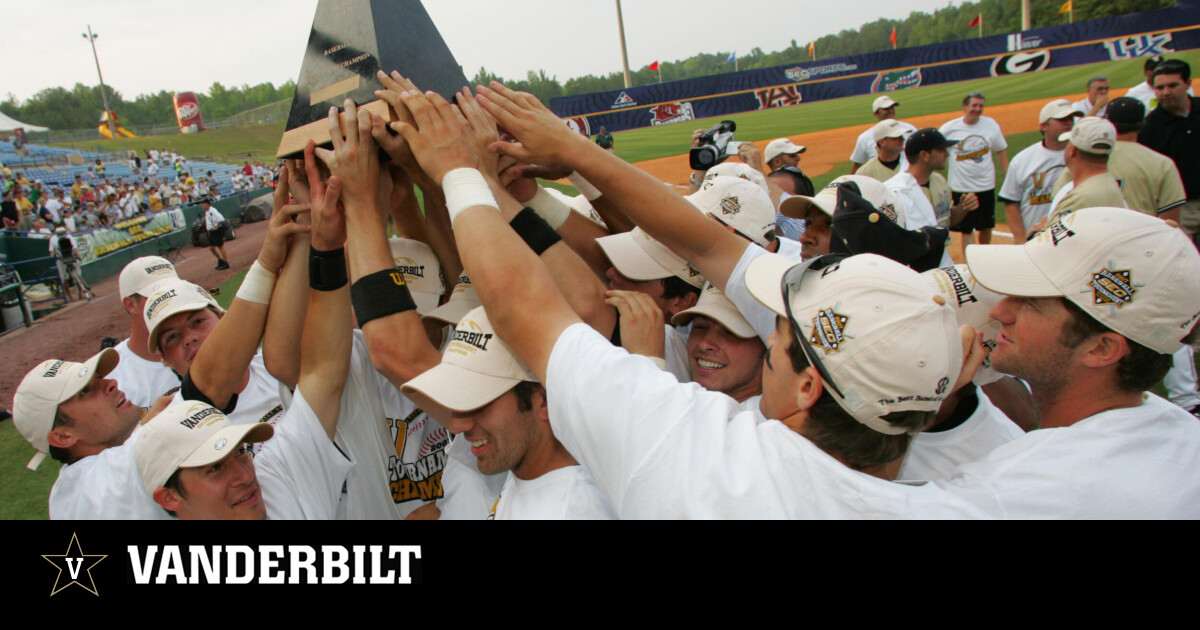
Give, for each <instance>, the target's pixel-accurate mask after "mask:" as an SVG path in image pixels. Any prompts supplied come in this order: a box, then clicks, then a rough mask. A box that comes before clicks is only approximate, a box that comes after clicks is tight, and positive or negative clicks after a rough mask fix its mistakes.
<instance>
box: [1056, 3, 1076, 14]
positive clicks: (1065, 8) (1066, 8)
mask: <svg viewBox="0 0 1200 630" xmlns="http://www.w3.org/2000/svg"><path fill="white" fill-rule="evenodd" d="M1073 1H1074V0H1067V3H1066V4H1064V5H1062V8H1061V9H1059V10H1058V14H1059V15H1062V14H1064V13H1070V12H1071V11H1074V10H1075V7H1072V6H1071V2H1073Z"/></svg>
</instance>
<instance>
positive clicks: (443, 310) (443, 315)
mask: <svg viewBox="0 0 1200 630" xmlns="http://www.w3.org/2000/svg"><path fill="white" fill-rule="evenodd" d="M482 305H483V300H481V299H479V294H478V293H476V292H475V287H474V286H472V285H471V278H469V277H467V274H465V273H464V274H462V275H460V276H459V277H458V283H457V284H455V285H454V290H453V291H451V292H450V299H449V300H447V301H446V303H445V304H443V305H441V306H439V307H437V308H435V309H433V310H432V311H429V312H428V313H426V314H424V315H422V316H421V319H436V320H438V321H440V322H443V323H446V324H449V325H451V326H453V325H455V324H457V323H458V320H460V319H462V318H463V316H464V315H466V314H467V311H470V310H471V309H473V308H478V307H479V306H482Z"/></svg>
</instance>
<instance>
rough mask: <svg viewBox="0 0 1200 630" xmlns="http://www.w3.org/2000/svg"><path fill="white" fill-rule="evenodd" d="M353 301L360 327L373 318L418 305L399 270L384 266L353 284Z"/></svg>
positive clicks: (408, 309)
mask: <svg viewBox="0 0 1200 630" xmlns="http://www.w3.org/2000/svg"><path fill="white" fill-rule="evenodd" d="M350 302H351V303H353V304H354V316H355V317H356V318H358V326H359V328H362V327H364V326H366V325H367V322H369V321H371V320H374V319H379V318H380V317H387V316H388V315H395V314H396V313H403V312H404V311H413V310H416V308H417V303H416V302H414V301H413V298H412V293H410V292H409V290H408V284H406V283H405V282H404V274H403V273H400V270H399V269H383V270H381V271H376V272H375V273H373V274H370V275H366V276H363V277H361V278H359V279H358V281H357V282H355V283H354V284H352V285H350Z"/></svg>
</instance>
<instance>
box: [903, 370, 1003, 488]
mask: <svg viewBox="0 0 1200 630" xmlns="http://www.w3.org/2000/svg"><path fill="white" fill-rule="evenodd" d="M976 395H977V396H978V397H979V404H978V405H977V406H976V407H975V413H972V414H971V416H970V417H969V418H967V420H966V421H965V422H963V423H962V424H960V425H958V426H956V427H954V428H953V429H950V430H947V431H942V432H938V433H918V434H917V436H916V437H915V438H913V442H912V445H911V446H909V448H908V456H907V457H906V458H905V459H904V465H903V466H901V467H900V475H899V476H898V477H897V478H898V479H906V480H933V479H949V478H950V477H951V476H952V475H953V473H954V469H955V468H957V467H958V466H959V465H961V464H966V463H970V462H974V461H978V460H980V459H983V458H984V457H985V456H987V454H988V453H991V452H992V451H993V450H995V449H996V448H998V447H1000V446H1002V445H1004V444H1007V443H1009V442H1011V441H1013V440H1015V439H1017V438H1019V437H1021V436H1022V435H1025V432H1024V431H1022V430H1021V427H1018V426H1017V424H1016V423H1015V422H1013V421H1012V420H1009V419H1008V416H1006V415H1004V412H1003V411H1000V409H999V408H997V407H996V405H994V404H992V401H991V400H990V399H989V398H988V397H987V394H984V393H983V390H979V389H977V390H976Z"/></svg>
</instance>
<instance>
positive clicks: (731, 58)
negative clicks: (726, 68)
mask: <svg viewBox="0 0 1200 630" xmlns="http://www.w3.org/2000/svg"><path fill="white" fill-rule="evenodd" d="M732 61H737V51H734V52H731V53H729V58H728V59H726V60H725V63H730V62H732Z"/></svg>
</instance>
